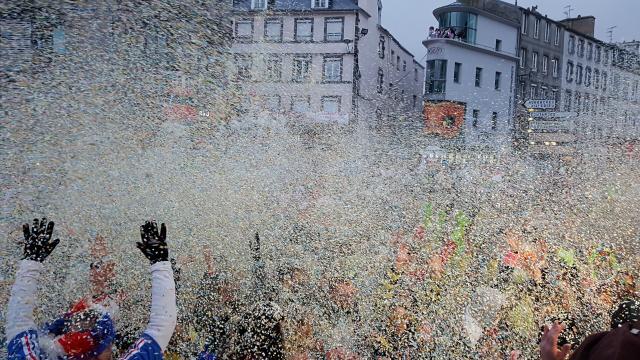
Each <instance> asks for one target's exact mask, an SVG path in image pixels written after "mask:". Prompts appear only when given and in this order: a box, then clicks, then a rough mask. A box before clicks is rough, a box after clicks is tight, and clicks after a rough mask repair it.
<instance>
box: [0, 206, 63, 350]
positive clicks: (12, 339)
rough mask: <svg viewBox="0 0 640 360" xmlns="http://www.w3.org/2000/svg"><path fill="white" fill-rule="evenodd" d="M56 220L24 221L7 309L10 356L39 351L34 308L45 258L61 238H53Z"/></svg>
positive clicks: (7, 335)
mask: <svg viewBox="0 0 640 360" xmlns="http://www.w3.org/2000/svg"><path fill="white" fill-rule="evenodd" d="M53 226H54V224H53V222H49V223H47V219H46V218H43V219H42V220H41V221H38V219H35V220H34V221H33V228H31V229H30V228H29V225H28V224H24V225H23V227H22V230H23V232H24V249H23V260H22V261H20V265H19V267H18V271H17V272H16V280H15V282H14V283H13V286H12V287H11V295H10V298H9V304H8V309H7V323H6V328H5V335H6V338H7V340H8V341H9V344H8V346H7V350H8V357H9V358H10V359H23V358H24V359H26V358H34V359H37V358H38V357H39V356H40V355H39V354H40V349H39V346H38V336H37V332H36V324H35V321H34V320H33V309H34V307H35V303H36V291H37V289H38V281H39V279H40V273H41V272H42V268H43V266H42V261H44V259H46V258H47V256H49V254H51V252H52V251H53V249H54V248H55V247H56V245H58V243H59V242H60V240H59V239H55V240H51V235H52V234H53Z"/></svg>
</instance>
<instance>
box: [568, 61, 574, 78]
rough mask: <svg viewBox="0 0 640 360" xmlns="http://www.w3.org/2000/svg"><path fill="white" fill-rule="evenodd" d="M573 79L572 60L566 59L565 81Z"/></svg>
mask: <svg viewBox="0 0 640 360" xmlns="http://www.w3.org/2000/svg"><path fill="white" fill-rule="evenodd" d="M572 81H573V61H567V82H572Z"/></svg>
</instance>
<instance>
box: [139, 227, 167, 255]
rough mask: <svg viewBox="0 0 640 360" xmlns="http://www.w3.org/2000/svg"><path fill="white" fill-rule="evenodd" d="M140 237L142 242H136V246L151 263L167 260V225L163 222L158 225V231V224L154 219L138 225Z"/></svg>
mask: <svg viewBox="0 0 640 360" xmlns="http://www.w3.org/2000/svg"><path fill="white" fill-rule="evenodd" d="M140 237H141V238H142V242H138V243H136V246H137V247H138V249H140V251H142V253H143V254H144V256H146V257H147V259H149V261H150V262H151V265H153V264H155V263H157V262H158V261H168V260H169V248H168V247H167V227H166V226H164V223H162V224H161V225H160V232H158V224H156V222H155V221H147V222H145V223H144V225H142V226H140Z"/></svg>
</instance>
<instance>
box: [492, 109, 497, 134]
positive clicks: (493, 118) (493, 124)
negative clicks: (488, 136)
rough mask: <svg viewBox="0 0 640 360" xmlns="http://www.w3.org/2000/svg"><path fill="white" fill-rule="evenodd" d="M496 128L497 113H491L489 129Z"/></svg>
mask: <svg viewBox="0 0 640 360" xmlns="http://www.w3.org/2000/svg"><path fill="white" fill-rule="evenodd" d="M497 128H498V113H497V112H495V111H494V112H493V113H491V130H495V129H497Z"/></svg>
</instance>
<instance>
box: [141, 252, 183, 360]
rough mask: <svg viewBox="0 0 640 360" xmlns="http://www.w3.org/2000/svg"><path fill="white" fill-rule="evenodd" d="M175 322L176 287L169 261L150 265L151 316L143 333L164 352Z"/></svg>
mask: <svg viewBox="0 0 640 360" xmlns="http://www.w3.org/2000/svg"><path fill="white" fill-rule="evenodd" d="M176 322H177V309H176V286H175V283H174V281H173V271H172V270H171V263H170V262H169V261H160V262H157V263H155V264H153V265H151V316H150V318H149V324H148V325H147V329H146V330H145V331H144V332H145V334H147V335H149V336H151V337H152V338H153V339H154V340H155V341H156V342H158V345H160V348H161V349H162V350H163V351H164V350H166V348H167V345H168V344H169V340H170V339H171V335H173V330H174V329H175V327H176Z"/></svg>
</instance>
